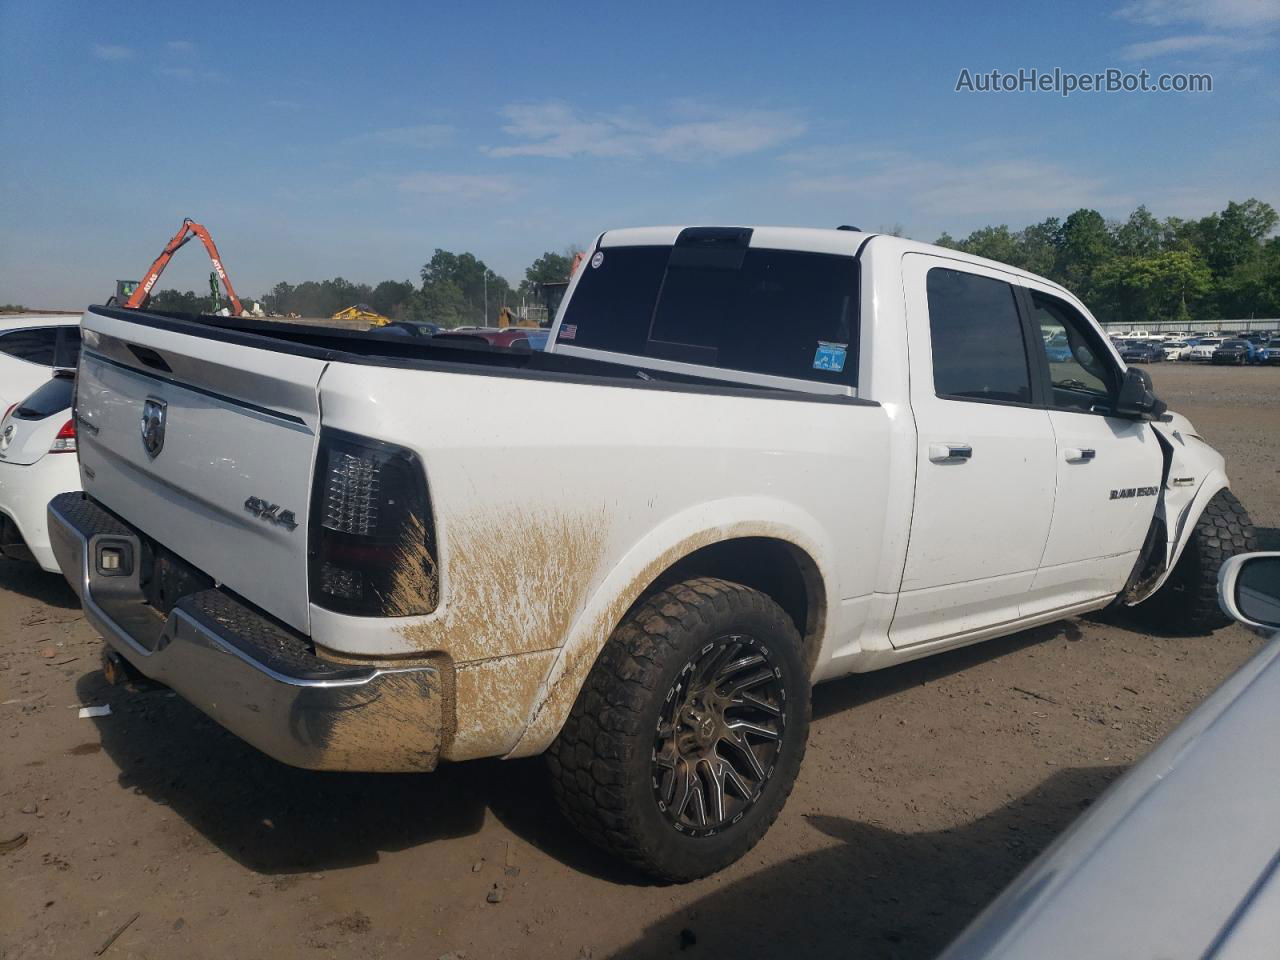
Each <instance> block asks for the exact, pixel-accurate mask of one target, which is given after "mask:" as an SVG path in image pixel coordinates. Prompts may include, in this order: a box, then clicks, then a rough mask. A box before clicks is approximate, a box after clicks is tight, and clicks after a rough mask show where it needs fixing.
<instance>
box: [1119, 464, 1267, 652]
mask: <svg viewBox="0 0 1280 960" xmlns="http://www.w3.org/2000/svg"><path fill="white" fill-rule="evenodd" d="M1256 549H1258V540H1257V535H1256V534H1255V533H1254V529H1253V521H1251V520H1250V519H1249V512H1248V511H1247V510H1245V508H1244V504H1242V503H1241V502H1240V501H1239V500H1237V499H1236V496H1235V494H1233V493H1232V492H1231V491H1230V490H1225V489H1224V490H1219V491H1218V492H1217V493H1216V494H1214V496H1213V499H1212V500H1210V501H1209V503H1208V504H1207V505H1206V506H1205V508H1204V512H1202V513H1201V514H1200V519H1199V520H1198V521H1197V522H1196V526H1195V529H1194V530H1193V531H1192V533H1191V537H1190V539H1189V540H1188V541H1187V546H1186V549H1184V550H1183V551H1182V556H1181V557H1179V558H1178V563H1177V566H1175V567H1174V568H1173V573H1172V574H1170V576H1169V579H1168V580H1166V581H1165V583H1164V586H1162V587H1161V588H1160V589H1159V590H1157V591H1156V593H1155V595H1154V596H1152V597H1151V598H1150V599H1148V600H1145V601H1144V602H1143V603H1141V604H1140V605H1139V606H1138V607H1137V611H1136V612H1137V613H1138V615H1139V616H1141V617H1143V618H1144V619H1146V620H1148V621H1149V622H1151V623H1153V624H1155V625H1157V626H1160V627H1162V628H1164V629H1166V630H1172V631H1175V632H1177V633H1188V634H1198V633H1208V632H1209V631H1210V630H1215V629H1217V628H1218V627H1225V626H1226V625H1227V624H1229V623H1230V622H1231V618H1230V617H1228V616H1227V615H1226V614H1225V613H1223V612H1222V609H1221V607H1219V606H1218V570H1219V569H1221V567H1222V564H1223V563H1225V562H1226V561H1227V560H1228V559H1230V558H1231V557H1233V556H1235V555H1236V554H1238V553H1248V552H1250V551H1251V550H1256Z"/></svg>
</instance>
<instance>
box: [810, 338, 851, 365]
mask: <svg viewBox="0 0 1280 960" xmlns="http://www.w3.org/2000/svg"><path fill="white" fill-rule="evenodd" d="M848 355H849V345H848V344H847V343H828V342H827V341H825V340H819V341H818V352H817V353H815V354H814V355H813V369H815V370H830V371H832V372H834V373H840V372H841V371H842V370H844V361H845V358H846V357H847V356H848Z"/></svg>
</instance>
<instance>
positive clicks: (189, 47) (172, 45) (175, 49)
mask: <svg viewBox="0 0 1280 960" xmlns="http://www.w3.org/2000/svg"><path fill="white" fill-rule="evenodd" d="M165 48H166V49H167V50H169V51H170V52H171V53H195V52H196V45H195V44H194V43H192V42H191V41H190V40H170V41H169V42H168V43H166V44H165Z"/></svg>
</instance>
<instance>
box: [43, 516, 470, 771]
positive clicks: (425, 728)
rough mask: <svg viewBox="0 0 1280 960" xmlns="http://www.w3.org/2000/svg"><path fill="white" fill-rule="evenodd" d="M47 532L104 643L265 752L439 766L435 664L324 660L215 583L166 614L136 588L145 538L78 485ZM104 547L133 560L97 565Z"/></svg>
mask: <svg viewBox="0 0 1280 960" xmlns="http://www.w3.org/2000/svg"><path fill="white" fill-rule="evenodd" d="M49 538H50V542H51V543H52V545H53V552H54V555H55V556H56V557H57V559H58V565H59V566H60V567H61V568H62V573H63V575H64V576H65V577H66V578H67V580H68V581H69V582H70V584H71V586H72V588H73V589H75V591H76V593H77V594H79V596H80V601H81V603H82V604H83V606H84V613H85V618H86V619H87V620H88V621H89V623H90V624H91V625H92V626H93V627H94V628H95V629H97V630H98V632H99V633H101V634H102V636H103V637H104V638H105V639H106V641H107V643H109V644H110V645H111V647H112V648H113V649H115V650H116V651H117V652H118V653H120V654H121V655H122V656H123V657H125V659H127V660H128V661H129V662H130V663H132V664H133V665H134V666H135V667H137V668H138V670H140V671H141V672H142V673H143V674H145V675H146V676H148V677H151V678H152V679H154V680H157V681H159V682H161V683H163V684H165V685H167V686H169V687H171V688H172V689H173V690H175V691H177V692H178V693H179V694H180V695H181V696H182V697H184V698H185V699H186V700H188V701H190V702H191V703H192V704H193V705H194V706H196V707H198V708H199V709H201V710H203V711H204V712H205V713H207V714H208V715H209V716H210V717H212V718H213V719H215V720H217V721H218V722H219V723H220V724H222V725H223V726H224V727H226V728H227V729H228V730H230V731H231V732H232V733H234V734H236V735H237V736H239V737H240V738H242V739H243V740H245V741H247V742H248V743H250V744H252V745H253V746H255V747H257V748H258V749H259V750H261V751H263V752H264V753H266V754H268V755H270V756H272V757H274V758H275V759H277V760H279V761H281V762H283V763H287V764H291V765H293V766H296V767H306V768H309V769H313V770H362V771H384V770H405V771H415V770H416V771H423V770H432V769H434V768H435V766H436V761H437V759H438V758H439V755H440V748H441V740H442V738H443V735H444V717H445V711H444V701H445V691H444V685H445V682H446V677H445V676H444V672H443V671H442V670H441V669H438V668H437V667H435V666H429V665H423V664H415V665H412V666H403V667H398V666H384V665H370V664H360V665H347V664H336V663H333V662H330V661H326V660H322V659H320V658H319V657H317V656H315V654H314V653H313V652H312V651H311V649H310V645H309V644H308V643H307V641H306V640H305V638H303V637H300V636H298V635H297V634H295V633H293V632H292V631H290V630H288V629H286V628H285V627H283V626H281V625H279V624H278V623H276V622H275V621H273V620H270V619H268V618H267V617H265V616H263V615H262V614H260V613H258V612H257V611H255V610H253V609H251V608H250V607H248V606H247V605H245V604H244V603H242V602H240V601H239V600H237V599H236V598H234V597H232V596H230V595H228V594H227V593H225V592H223V591H221V590H218V589H216V588H211V589H202V590H196V591H194V592H192V593H189V594H187V595H186V596H183V597H182V598H181V599H180V600H179V601H178V602H177V603H176V604H175V605H174V607H173V609H172V610H171V611H170V613H169V615H168V616H167V617H164V616H162V615H161V614H160V613H159V612H158V611H157V610H156V609H155V608H154V607H152V606H150V605H148V603H147V602H146V599H145V595H144V592H143V589H142V586H141V582H140V573H141V568H142V566H143V563H142V561H143V558H144V554H145V551H144V549H143V538H142V536H141V535H140V534H139V533H137V532H136V531H134V530H132V529H131V528H130V527H129V526H128V525H126V524H124V523H123V522H121V521H120V520H119V519H117V518H116V517H115V516H114V515H113V514H111V513H108V512H107V511H106V510H104V509H103V508H102V507H100V506H98V504H97V503H95V502H94V501H93V500H91V499H90V498H88V497H86V496H85V495H84V494H81V493H68V494H62V495H60V496H58V497H55V498H54V499H53V501H52V502H50V504H49ZM104 548H105V549H108V550H110V549H112V548H115V549H117V550H121V551H125V552H126V553H127V555H128V557H130V558H131V562H130V563H129V564H127V565H126V569H122V570H119V571H115V572H111V573H108V572H106V571H104V570H103V569H102V568H101V562H100V557H101V551H102V550H103V549H104Z"/></svg>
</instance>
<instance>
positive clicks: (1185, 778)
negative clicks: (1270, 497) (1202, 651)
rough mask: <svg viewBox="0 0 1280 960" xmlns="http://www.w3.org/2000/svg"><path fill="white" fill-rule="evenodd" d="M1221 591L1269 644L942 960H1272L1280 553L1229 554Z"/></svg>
mask: <svg viewBox="0 0 1280 960" xmlns="http://www.w3.org/2000/svg"><path fill="white" fill-rule="evenodd" d="M1218 589H1219V599H1220V602H1221V604H1222V607H1223V609H1224V610H1226V611H1227V613H1229V614H1231V616H1232V617H1234V618H1235V619H1236V620H1238V621H1240V622H1241V623H1243V624H1245V625H1247V626H1250V627H1252V628H1254V629H1256V630H1260V631H1262V632H1264V633H1265V634H1268V635H1270V636H1271V640H1270V642H1269V643H1267V644H1266V645H1265V646H1264V647H1262V649H1261V650H1259V651H1258V653H1257V654H1255V655H1254V657H1253V659H1252V660H1250V661H1249V662H1248V663H1246V664H1245V665H1244V666H1243V667H1242V668H1241V669H1240V670H1239V671H1237V672H1236V673H1235V674H1234V675H1232V676H1231V677H1230V678H1228V680H1227V681H1226V682H1225V683H1224V684H1223V685H1222V686H1221V687H1219V688H1218V690H1217V691H1215V692H1214V693H1213V694H1212V695H1211V696H1210V697H1209V698H1208V699H1207V700H1206V701H1205V702H1204V703H1203V704H1201V705H1200V707H1198V708H1197V709H1196V710H1195V711H1194V712H1193V713H1192V714H1191V716H1189V717H1188V718H1187V719H1186V720H1185V721H1184V722H1183V723H1182V724H1181V725H1180V726H1179V727H1178V728H1177V729H1175V730H1174V731H1173V733H1171V734H1170V735H1169V736H1168V737H1166V738H1165V740H1164V741H1163V742H1162V743H1161V744H1160V745H1159V746H1157V747H1156V749H1155V750H1153V751H1152V752H1151V754H1150V755H1149V756H1147V758H1146V759H1145V760H1143V761H1142V762H1141V763H1140V764H1138V765H1137V766H1136V767H1134V768H1133V769H1132V770H1130V771H1129V772H1128V773H1127V774H1125V776H1124V777H1122V778H1121V779H1120V780H1118V781H1117V782H1116V783H1115V785H1114V786H1112V787H1111V789H1110V790H1108V791H1107V792H1106V793H1105V794H1104V795H1103V797H1102V799H1101V800H1099V801H1098V803H1096V804H1095V805H1094V807H1093V809H1092V810H1090V812H1089V813H1087V814H1086V815H1085V816H1083V817H1081V818H1080V819H1079V820H1077V821H1076V823H1075V824H1074V825H1073V826H1072V827H1071V828H1070V829H1068V830H1067V831H1066V832H1065V833H1064V834H1063V835H1062V836H1061V837H1059V838H1058V840H1057V842H1055V843H1054V845H1053V846H1051V847H1050V848H1049V849H1048V850H1047V851H1045V853H1044V854H1042V855H1041V856H1040V858H1039V859H1038V860H1036V861H1035V862H1034V863H1033V864H1031V866H1029V867H1028V868H1027V869H1026V870H1025V871H1023V873H1022V874H1021V875H1020V876H1019V877H1018V878H1017V879H1016V880H1014V882H1013V883H1012V884H1010V885H1009V887H1008V888H1007V889H1006V890H1005V891H1004V893H1002V894H1001V895H1000V896H999V897H998V898H997V899H996V901H995V902H994V903H992V904H991V906H989V907H988V908H987V909H986V911H985V912H984V913H983V914H982V915H981V916H979V917H978V919H977V920H976V921H974V923H973V924H972V925H970V927H969V928H968V929H967V930H966V931H965V932H964V933H963V934H961V936H960V938H959V939H958V940H956V942H955V943H954V944H952V946H951V948H950V949H948V950H947V951H946V952H945V953H944V954H943V955H942V958H941V960H977V958H982V960H997V958H1001V960H1004V958H1008V960H1013V958H1018V960H1026V958H1036V960H1068V958H1070V960H1076V958H1084V957H1088V958H1090V960H1105V958H1116V960H1119V958H1125V960H1136V958H1156V957H1159V958H1161V960H1180V958H1188V960H1190V958H1193V957H1194V958H1206V960H1208V958H1213V960H1259V958H1267V957H1275V956H1277V955H1280V818H1277V816H1276V810H1277V800H1276V798H1277V796H1280V750H1277V749H1276V748H1275V741H1276V733H1277V731H1280V553H1254V554H1243V555H1241V556H1237V557H1234V558H1232V559H1231V560H1228V561H1227V562H1226V563H1225V564H1223V566H1222V571H1221V574H1220V575H1219V580H1218Z"/></svg>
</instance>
